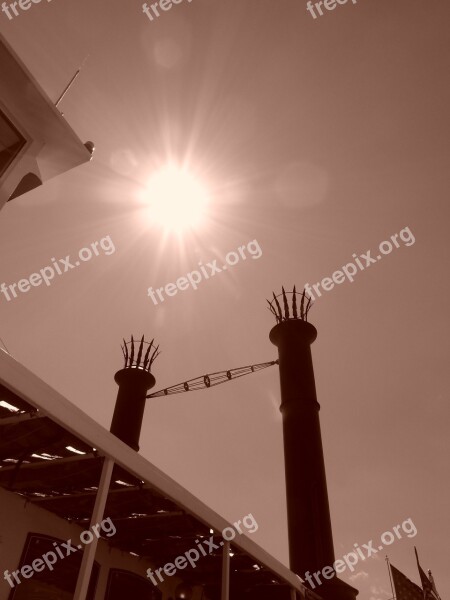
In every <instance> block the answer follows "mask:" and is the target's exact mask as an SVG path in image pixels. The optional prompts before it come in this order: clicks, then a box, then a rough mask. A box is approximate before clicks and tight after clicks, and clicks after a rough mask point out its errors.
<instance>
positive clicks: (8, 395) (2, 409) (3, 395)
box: [0, 384, 36, 419]
mask: <svg viewBox="0 0 450 600" xmlns="http://www.w3.org/2000/svg"><path fill="white" fill-rule="evenodd" d="M2 402H3V403H5V404H8V405H10V406H11V407H12V408H13V409H16V410H11V409H9V408H7V407H6V406H4V405H3V404H2ZM17 412H27V413H32V412H36V409H35V407H34V406H32V405H31V404H28V402H25V400H22V398H19V396H17V395H16V394H14V393H13V392H11V391H10V390H8V389H7V388H5V387H4V386H3V385H1V384H0V419H2V418H4V417H10V416H11V415H14V414H17Z"/></svg>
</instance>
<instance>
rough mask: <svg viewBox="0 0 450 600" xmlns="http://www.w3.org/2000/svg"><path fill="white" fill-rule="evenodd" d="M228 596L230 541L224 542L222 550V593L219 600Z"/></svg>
mask: <svg viewBox="0 0 450 600" xmlns="http://www.w3.org/2000/svg"><path fill="white" fill-rule="evenodd" d="M229 598H230V542H224V544H223V550H222V595H221V596H220V599H221V600H229Z"/></svg>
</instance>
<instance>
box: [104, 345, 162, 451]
mask: <svg viewBox="0 0 450 600" xmlns="http://www.w3.org/2000/svg"><path fill="white" fill-rule="evenodd" d="M158 348H159V346H157V347H155V346H154V345H153V340H152V341H151V342H150V343H148V342H146V341H145V340H144V336H142V339H141V341H140V344H139V347H138V350H137V353H136V352H135V341H134V340H133V336H131V341H130V342H125V340H124V346H123V347H122V352H123V356H124V359H125V367H124V368H123V369H121V370H120V371H117V373H116V374H115V376H114V379H115V381H116V383H117V384H118V386H119V391H118V392H117V400H116V406H115V409H114V415H113V418H112V422H111V430H110V431H111V433H113V434H114V435H115V436H117V437H118V438H119V439H121V440H122V441H123V442H125V444H128V446H130V447H131V448H133V450H136V452H137V451H139V436H140V433H141V426H142V419H143V417H144V408H145V400H146V396H147V392H148V390H149V389H151V388H152V387H153V386H154V385H155V378H154V377H153V375H152V374H151V373H150V369H151V366H152V364H153V362H154V360H155V359H156V357H157V356H158V355H159V352H158Z"/></svg>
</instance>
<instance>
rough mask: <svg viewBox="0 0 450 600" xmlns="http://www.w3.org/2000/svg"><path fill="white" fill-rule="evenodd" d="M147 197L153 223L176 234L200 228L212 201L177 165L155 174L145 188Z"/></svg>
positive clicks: (195, 181) (186, 172)
mask: <svg viewBox="0 0 450 600" xmlns="http://www.w3.org/2000/svg"><path fill="white" fill-rule="evenodd" d="M145 197H146V201H147V203H148V212H149V217H150V219H151V221H152V222H154V223H155V224H157V225H160V226H162V227H163V228H164V229H166V230H170V231H176V232H180V231H183V230H186V229H190V228H195V227H197V226H198V225H199V224H200V223H201V222H202V220H203V218H204V217H205V214H206V208H207V205H208V201H209V198H208V194H207V191H206V189H205V187H204V186H203V185H202V184H201V183H200V181H199V180H198V179H197V178H196V177H195V176H194V175H192V174H191V173H189V172H188V171H187V170H185V169H182V168H179V167H176V166H168V167H165V168H164V169H162V170H161V171H158V172H157V173H155V175H153V176H152V177H151V178H150V180H149V182H148V184H147V185H146V193H145Z"/></svg>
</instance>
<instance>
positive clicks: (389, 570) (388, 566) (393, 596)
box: [386, 554, 396, 599]
mask: <svg viewBox="0 0 450 600" xmlns="http://www.w3.org/2000/svg"><path fill="white" fill-rule="evenodd" d="M386 563H387V568H388V573H389V581H390V582H391V590H392V598H394V599H395V597H396V596H395V592H394V584H393V583H392V575H391V565H390V563H389V557H388V555H387V554H386Z"/></svg>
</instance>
